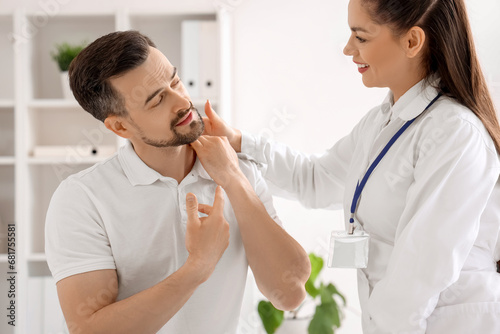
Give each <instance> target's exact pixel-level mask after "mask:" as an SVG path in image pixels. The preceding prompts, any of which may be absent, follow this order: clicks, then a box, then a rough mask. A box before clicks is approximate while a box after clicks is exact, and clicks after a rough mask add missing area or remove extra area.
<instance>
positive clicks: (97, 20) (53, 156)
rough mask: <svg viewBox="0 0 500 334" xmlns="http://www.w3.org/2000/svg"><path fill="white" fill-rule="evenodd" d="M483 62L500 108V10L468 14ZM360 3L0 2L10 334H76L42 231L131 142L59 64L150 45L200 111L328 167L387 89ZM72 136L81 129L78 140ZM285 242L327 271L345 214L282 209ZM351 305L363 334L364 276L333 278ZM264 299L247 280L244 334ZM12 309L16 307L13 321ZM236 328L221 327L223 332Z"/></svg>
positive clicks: (252, 330) (331, 272)
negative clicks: (115, 39) (359, 49)
mask: <svg viewBox="0 0 500 334" xmlns="http://www.w3.org/2000/svg"><path fill="white" fill-rule="evenodd" d="M466 3H467V5H468V8H469V15H470V19H471V23H472V28H473V32H474V35H475V41H476V45H477V50H478V53H479V57H480V59H481V62H482V66H483V70H484V73H485V75H486V77H487V79H488V82H489V85H490V88H491V92H492V94H493V97H494V99H495V103H496V105H497V108H498V107H500V63H499V62H498V58H499V56H500V46H499V45H498V43H497V42H496V41H497V40H498V38H497V37H496V32H498V31H500V20H499V15H500V1H498V0H466ZM347 4H348V0H336V1H328V0H308V1H305V0H274V1H266V0H184V1H182V2H181V1H172V0H166V1H157V0H141V1H137V0H121V1H118V0H116V1H97V0H85V1H83V0H25V1H15V0H0V74H1V77H2V80H1V81H0V274H1V275H2V276H0V277H2V279H1V281H0V296H1V297H0V306H1V308H2V309H4V310H5V308H6V307H7V306H8V305H9V302H10V300H9V298H10V297H8V296H7V291H8V290H9V288H10V284H9V283H8V282H7V281H6V279H3V276H4V275H5V276H6V277H7V272H10V271H12V270H11V269H10V268H9V256H8V254H7V253H8V250H7V245H6V241H7V240H6V235H7V228H8V224H13V223H15V224H16V246H17V248H16V259H15V261H16V263H15V266H16V267H15V272H16V278H17V280H16V284H17V285H16V307H17V309H16V312H17V317H16V327H12V326H9V325H8V324H7V321H6V320H5V316H3V317H2V318H3V319H4V320H2V322H1V323H0V332H1V333H5V334H11V333H30V334H35V333H44V334H56V333H57V334H59V333H67V329H66V327H65V324H64V319H63V317H62V314H61V312H60V309H59V306H58V301H57V295H56V292H55V285H54V282H53V280H52V278H51V277H50V272H49V271H48V268H47V265H46V262H45V255H44V254H43V250H44V241H43V233H44V232H43V230H44V218H45V212H46V209H47V206H48V201H49V200H50V197H51V195H52V192H53V191H54V190H55V188H56V187H57V185H58V184H59V182H60V181H61V180H63V179H64V178H65V177H67V176H68V175H70V174H72V173H75V172H77V171H79V170H81V169H84V168H87V167H89V166H91V165H92V164H94V163H95V162H97V161H100V160H101V159H103V158H105V157H106V156H109V155H110V154H113V152H114V151H116V148H117V147H119V146H120V145H121V142H120V141H119V140H117V139H116V138H115V136H114V135H112V134H110V133H108V132H107V130H106V129H104V128H103V126H102V125H100V124H99V123H98V122H97V121H95V120H93V119H92V118H91V117H88V115H86V114H85V113H83V112H82V111H81V110H80V109H79V107H78V105H77V104H76V102H75V101H74V100H73V99H72V98H71V96H69V97H65V95H64V91H65V88H64V84H65V81H64V80H65V79H64V74H61V73H60V72H61V69H60V68H59V67H58V63H57V62H56V61H55V60H54V59H53V57H52V55H53V54H54V53H55V52H56V51H57V46H58V45H61V44H62V43H69V44H82V43H88V42H91V41H93V40H94V39H95V38H97V37H99V36H101V35H104V34H106V33H109V32H111V31H114V30H126V29H137V30H140V31H141V32H143V33H145V34H146V35H149V36H150V37H151V38H152V39H153V40H154V41H155V43H157V45H158V47H159V49H160V50H161V51H162V52H163V53H164V54H165V55H166V56H167V57H168V58H169V59H170V61H171V62H172V63H173V64H174V65H176V66H177V67H179V73H180V76H181V79H182V80H183V81H184V83H185V84H186V85H187V86H188V89H189V90H190V94H191V97H192V98H193V101H194V103H195V104H196V105H197V106H198V107H199V109H200V111H201V110H203V107H202V105H203V102H204V100H205V99H207V98H210V99H211V101H212V104H213V106H214V109H216V110H217V112H218V113H219V114H220V115H222V116H223V117H224V118H225V119H226V121H228V122H229V123H230V124H232V125H233V126H235V127H237V128H239V129H242V130H245V131H249V132H251V133H254V134H261V135H265V136H268V137H272V138H273V139H275V140H278V141H280V142H284V143H286V144H288V145H289V146H291V147H293V148H295V149H297V150H300V151H302V152H306V153H310V154H315V153H321V152H323V151H324V150H326V149H327V148H329V147H331V146H332V145H333V144H334V143H335V142H336V141H337V140H339V139H340V138H342V137H343V136H345V135H346V134H348V133H349V132H350V130H351V129H352V127H353V126H354V125H355V124H356V123H357V122H358V120H360V119H361V117H362V116H363V115H364V114H365V113H366V112H367V111H368V110H369V109H371V108H372V107H374V106H375V105H377V104H379V103H381V102H382V100H383V99H384V97H385V95H386V94H387V90H386V89H367V88H365V87H364V86H363V84H362V82H361V77H360V74H359V73H358V71H357V68H356V66H355V65H354V64H353V63H352V59H351V58H350V57H346V56H344V55H343V53H342V50H343V47H344V45H345V43H346V42H347V39H348V36H349V35H350V30H349V27H348V25H347ZM68 124H70V126H68ZM275 206H276V209H277V211H278V214H279V216H280V218H281V220H282V221H283V222H284V225H285V228H286V230H287V231H288V232H289V233H290V234H291V235H292V236H293V237H294V238H296V239H297V240H298V241H299V242H300V243H301V244H302V246H303V247H304V248H305V249H306V251H307V252H313V253H315V254H317V255H319V256H320V257H323V258H324V259H325V260H326V258H327V250H328V245H329V237H330V233H331V231H332V230H336V229H342V228H343V221H342V219H343V218H342V217H343V213H342V212H341V211H327V210H308V209H305V208H303V207H302V206H301V205H300V204H298V203H296V202H292V201H288V200H284V199H280V198H275ZM319 280H320V281H323V282H325V283H333V284H334V285H335V286H336V287H337V289H338V290H339V291H340V292H342V293H343V294H344V296H345V297H346V299H347V306H346V308H344V310H343V312H344V316H345V318H344V320H343V323H342V326H341V328H340V329H339V330H337V331H336V333H341V334H348V333H349V334H355V333H361V324H360V308H359V303H358V300H357V286H356V273H355V271H354V270H349V269H330V268H325V269H323V271H322V272H321V275H320V279H319ZM260 299H262V296H261V295H260V294H259V293H258V290H257V289H256V287H255V283H254V281H253V279H252V277H251V275H249V281H248V284H247V291H246V297H245V303H244V306H243V310H242V314H241V318H240V329H239V333H240V334H247V333H248V334H257V333H263V329H262V327H261V323H260V319H259V317H258V314H257V312H256V305H257V302H258V301H259V300H260ZM4 306H5V307H4ZM223 319H224V317H223V315H221V321H224V320H223Z"/></svg>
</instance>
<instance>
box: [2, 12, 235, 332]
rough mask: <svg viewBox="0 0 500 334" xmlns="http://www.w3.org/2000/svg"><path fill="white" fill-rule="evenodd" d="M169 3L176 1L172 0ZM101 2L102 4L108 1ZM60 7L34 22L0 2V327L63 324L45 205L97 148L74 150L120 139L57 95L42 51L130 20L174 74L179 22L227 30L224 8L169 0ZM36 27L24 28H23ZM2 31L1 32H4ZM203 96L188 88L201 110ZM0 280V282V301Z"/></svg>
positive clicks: (223, 74) (222, 46) (225, 46)
mask: <svg viewBox="0 0 500 334" xmlns="http://www.w3.org/2000/svg"><path fill="white" fill-rule="evenodd" d="M172 6H177V5H174V3H172ZM108 7H109V6H108ZM63 9H64V8H62V9H61V11H60V12H58V13H57V15H53V16H50V17H48V18H47V20H46V21H45V22H43V24H40V21H37V20H40V19H41V18H40V16H39V11H36V10H35V9H33V8H28V9H26V8H22V9H16V10H13V11H11V12H8V13H2V12H1V10H2V9H0V35H1V36H2V38H0V49H1V50H2V53H0V73H2V77H3V80H2V81H1V82H0V222H1V224H0V228H1V230H0V246H1V248H0V271H1V272H2V273H4V274H6V273H7V272H9V271H12V270H11V269H9V264H8V255H7V254H6V252H7V250H6V246H5V241H6V240H5V239H6V238H5V234H6V232H7V224H9V223H15V224H16V267H15V271H16V272H17V274H16V299H15V300H16V326H15V327H13V326H9V325H8V324H7V322H6V321H2V322H0V333H2V334H21V333H22V334H25V333H30V334H42V333H58V334H59V333H67V329H66V328H65V325H64V318H63V317H62V313H61V312H60V308H59V304H58V300H57V295H56V289H55V284H54V282H53V280H52V277H51V276H50V272H49V270H48V266H47V263H46V257H45V254H44V247H45V245H44V225H45V214H46V211H47V208H48V205H49V201H50V199H51V196H52V194H53V192H54V190H55V189H56V188H57V186H58V185H59V183H60V182H61V181H62V180H63V179H65V178H66V177H68V176H69V175H71V174H74V173H76V172H78V171H80V170H83V169H85V168H88V167H90V166H92V165H93V164H95V163H96V162H99V161H101V160H102V159H103V157H96V156H88V155H87V154H81V152H79V148H82V147H86V146H88V145H93V146H100V145H102V146H106V147H110V146H112V147H114V148H115V149H117V148H118V147H119V146H120V143H121V141H120V140H119V139H118V138H117V137H116V136H115V135H114V134H112V133H111V132H109V131H108V130H107V129H106V128H105V127H104V125H103V124H102V123H101V122H99V121H97V120H95V119H94V118H92V117H91V116H90V115H89V114H88V113H86V112H84V111H83V110H82V109H81V108H80V107H79V105H78V104H77V103H76V101H75V100H65V99H63V98H62V87H61V83H60V78H59V71H58V68H57V66H56V64H55V62H54V61H53V60H52V59H51V56H50V53H51V50H53V48H54V45H55V44H56V43H61V42H70V43H79V42H82V41H86V42H91V41H93V40H95V39H96V38H98V37H100V36H102V35H104V34H107V33H109V32H112V31H118V30H119V31H122V30H129V29H135V30H139V31H141V32H142V33H144V34H146V35H148V36H149V37H151V39H152V40H153V41H154V42H155V43H156V44H157V46H158V48H159V49H160V50H161V51H162V52H163V53H164V54H165V55H166V56H167V57H168V58H169V60H170V61H171V62H172V63H173V64H174V65H175V66H177V67H178V69H179V74H180V76H181V79H182V64H181V62H182V59H183V57H182V51H181V50H182V43H183V41H182V31H181V29H182V22H183V21H186V20H202V21H213V22H215V23H216V25H217V27H218V29H217V35H221V31H224V29H228V28H229V26H230V24H229V23H228V21H227V20H228V16H227V15H226V13H225V12H224V10H223V9H221V8H218V9H216V8H215V7H214V8H213V9H212V10H210V11H208V10H207V9H206V8H204V9H203V10H201V11H200V12H196V11H195V10H193V9H192V8H190V9H189V10H187V11H183V10H180V11H179V9H178V8H176V9H174V10H169V9H168V5H163V6H162V9H161V10H158V11H155V12H153V11H150V12H139V11H136V10H127V9H123V8H116V9H115V10H109V8H107V9H106V10H105V12H99V10H98V9H97V8H96V9H95V11H83V12H79V11H74V10H68V12H65V11H64V10H63ZM33 26H34V27H35V30H29V29H27V27H28V28H29V27H32V28H33ZM5 36H7V38H5ZM215 40H216V42H217V43H218V46H216V47H217V52H218V53H219V54H220V57H219V59H217V60H216V63H215V64H213V66H214V68H217V71H218V72H220V73H218V75H220V79H219V78H214V82H216V83H217V85H218V87H220V86H222V85H224V86H225V87H230V83H229V82H227V80H228V79H229V78H230V75H228V74H229V73H230V71H229V70H228V68H227V66H225V65H224V66H222V65H221V64H220V63H222V60H223V59H225V60H227V59H229V57H230V51H229V50H230V45H229V43H230V33H229V32H227V31H226V32H225V33H224V34H223V36H222V38H221V40H218V38H217V39H215ZM225 94H227V95H225V96H215V97H214V96H212V97H211V102H212V105H214V106H216V107H217V109H218V110H220V111H222V112H220V113H221V114H223V113H224V110H230V107H231V106H230V105H229V104H227V102H228V101H230V99H228V96H229V95H230V94H231V92H230V91H227V92H226V93H225ZM205 101H206V99H205V98H204V97H203V96H196V97H193V104H194V105H195V106H196V107H197V108H198V110H199V111H200V112H201V113H203V109H204V103H205ZM39 146H58V147H65V148H67V149H68V153H67V154H65V155H59V156H48V157H47V156H43V157H41V156H34V151H35V148H36V147H39ZM7 284H8V282H6V281H5V280H3V279H2V280H1V281H0V295H1V296H2V297H1V299H0V300H1V301H2V303H1V305H2V308H4V305H8V304H7V303H9V302H10V301H9V300H7V299H6V297H7V296H6V295H7V294H6V292H7V289H8V288H9V287H8V285H7Z"/></svg>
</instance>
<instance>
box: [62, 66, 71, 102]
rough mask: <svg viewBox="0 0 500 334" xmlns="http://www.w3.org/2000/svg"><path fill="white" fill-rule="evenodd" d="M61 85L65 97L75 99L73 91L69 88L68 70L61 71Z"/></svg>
mask: <svg viewBox="0 0 500 334" xmlns="http://www.w3.org/2000/svg"><path fill="white" fill-rule="evenodd" d="M61 86H62V92H63V97H64V98H65V99H66V100H72V99H74V96H73V92H72V91H71V89H70V88H69V76H68V71H64V72H61Z"/></svg>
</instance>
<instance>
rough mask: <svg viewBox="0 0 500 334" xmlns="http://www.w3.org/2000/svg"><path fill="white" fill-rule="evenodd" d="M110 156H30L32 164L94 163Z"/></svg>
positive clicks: (29, 161) (29, 159)
mask: <svg viewBox="0 0 500 334" xmlns="http://www.w3.org/2000/svg"><path fill="white" fill-rule="evenodd" d="M108 158H109V157H84V158H78V159H77V160H75V158H74V157H53V158H35V157H30V158H28V164H30V165H91V164H92V165H93V164H95V163H98V162H101V161H104V160H106V159H108Z"/></svg>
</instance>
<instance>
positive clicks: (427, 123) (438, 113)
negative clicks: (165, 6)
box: [421, 97, 496, 154]
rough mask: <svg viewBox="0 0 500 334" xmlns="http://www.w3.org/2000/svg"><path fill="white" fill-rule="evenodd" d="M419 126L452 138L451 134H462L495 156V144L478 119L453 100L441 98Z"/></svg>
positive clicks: (470, 111) (424, 129)
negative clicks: (482, 143)
mask: <svg viewBox="0 0 500 334" xmlns="http://www.w3.org/2000/svg"><path fill="white" fill-rule="evenodd" d="M421 124H422V125H421V127H422V130H423V131H426V130H427V131H432V132H435V131H437V130H440V131H441V132H443V133H444V134H448V135H450V137H453V136H452V135H453V134H462V135H464V136H467V137H469V138H470V139H473V138H478V139H480V140H482V141H483V142H484V144H485V145H486V146H487V147H488V149H489V150H491V151H492V152H495V154H496V149H495V144H494V143H493V140H492V139H491V136H490V134H489V133H488V131H487V130H486V127H485V126H484V124H483V123H482V121H481V120H480V119H479V117H478V116H476V114H474V112H472V110H470V109H469V108H467V107H466V106H464V105H462V104H460V103H459V102H458V101H456V100H455V99H453V98H450V97H442V98H441V99H440V100H439V101H438V102H437V103H436V106H435V107H434V108H433V109H431V110H430V111H429V112H427V113H426V114H425V115H424V117H423V119H422V122H421Z"/></svg>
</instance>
